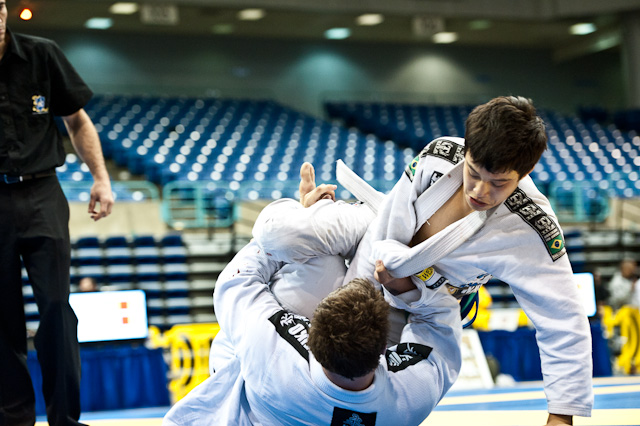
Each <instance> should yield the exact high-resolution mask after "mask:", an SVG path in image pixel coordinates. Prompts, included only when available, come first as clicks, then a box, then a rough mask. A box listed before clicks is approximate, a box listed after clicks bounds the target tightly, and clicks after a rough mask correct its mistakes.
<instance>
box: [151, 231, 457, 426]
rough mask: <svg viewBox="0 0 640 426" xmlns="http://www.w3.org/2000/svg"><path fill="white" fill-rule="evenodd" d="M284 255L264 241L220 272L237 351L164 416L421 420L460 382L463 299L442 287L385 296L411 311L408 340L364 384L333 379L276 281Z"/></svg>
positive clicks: (236, 420) (219, 287)
mask: <svg viewBox="0 0 640 426" xmlns="http://www.w3.org/2000/svg"><path fill="white" fill-rule="evenodd" d="M279 266H280V265H279V264H278V263H277V262H275V261H273V260H272V259H271V258H270V257H269V256H267V255H266V254H265V253H264V251H263V250H261V249H260V248H259V246H258V245H257V244H256V243H250V244H249V245H248V246H246V247H245V248H244V249H242V250H241V251H240V252H239V253H238V254H237V255H236V257H235V258H234V259H233V260H232V261H231V262H230V263H229V264H228V265H227V267H226V268H225V269H224V271H223V272H222V273H221V274H220V277H219V278H218V281H217V284H216V291H215V293H214V304H215V310H216V315H217V316H218V319H219V322H220V327H221V329H222V331H223V332H224V333H225V334H226V336H228V339H229V340H230V343H231V346H232V347H233V348H234V351H235V355H234V357H233V359H232V360H231V361H229V362H227V363H225V365H224V366H223V367H222V369H220V370H218V371H216V373H215V374H214V375H213V376H211V377H210V378H209V379H207V380H205V381H204V382H203V383H202V384H200V385H199V386H198V387H196V388H195V389H193V390H192V391H191V392H190V393H189V394H188V395H187V396H185V397H184V398H183V399H182V400H180V401H179V402H178V403H177V404H176V405H175V406H174V407H173V408H172V409H171V410H170V411H169V413H168V414H167V415H166V417H165V419H164V421H163V425H165V426H169V425H194V426H195V425H198V426H201V425H229V424H234V425H314V426H315V425H333V424H338V425H342V424H346V423H345V422H347V421H351V422H353V424H359V425H367V426H372V425H392V424H399V425H419V424H420V423H422V421H423V420H424V419H425V418H426V417H427V415H428V414H429V413H430V412H431V410H432V409H433V407H434V406H435V405H436V403H437V402H438V401H439V400H440V399H441V398H442V396H443V395H444V394H445V392H446V391H447V390H448V389H449V387H450V386H451V385H452V384H453V382H454V381H455V379H456V377H457V375H458V372H459V369H460V364H461V354H460V349H459V345H460V337H461V332H462V330H461V326H460V319H459V313H458V305H457V303H456V301H455V299H454V298H452V297H451V296H450V295H449V294H448V293H447V292H446V291H444V289H442V291H436V292H430V293H431V297H430V300H429V303H428V304H416V303H415V302H412V301H411V298H412V297H413V296H415V295H416V294H415V293H418V292H417V291H413V292H409V293H406V294H405V295H406V297H403V298H402V299H401V298H396V297H393V296H391V295H390V294H388V293H387V294H385V298H387V300H388V301H389V302H390V303H392V304H394V305H395V306H397V307H400V308H403V309H405V310H407V311H408V312H409V313H410V323H409V324H408V325H407V326H406V327H405V330H404V331H403V334H402V341H403V342H406V343H404V344H400V345H398V346H397V347H393V348H389V349H388V350H387V352H386V354H385V355H382V356H381V358H380V365H379V367H378V368H377V370H376V372H375V378H374V381H373V384H372V385H371V386H370V387H368V388H367V389H365V390H362V391H348V390H344V389H341V388H339V387H338V386H336V385H334V384H333V383H332V382H331V381H329V380H328V379H327V377H326V376H325V374H324V373H323V371H322V368H321V366H320V365H319V363H318V362H317V361H316V360H315V359H314V357H313V354H312V353H311V352H310V351H309V350H308V348H307V346H306V340H307V337H308V329H309V321H308V320H307V319H306V318H305V317H302V316H299V315H295V314H292V313H290V312H287V311H286V310H284V309H283V308H282V307H281V306H280V305H279V304H278V303H277V302H276V300H275V298H274V296H273V294H272V293H271V292H270V291H269V288H268V284H267V283H268V282H269V281H270V280H271V277H272V275H273V274H274V273H275V271H276V270H277V269H278V268H279Z"/></svg>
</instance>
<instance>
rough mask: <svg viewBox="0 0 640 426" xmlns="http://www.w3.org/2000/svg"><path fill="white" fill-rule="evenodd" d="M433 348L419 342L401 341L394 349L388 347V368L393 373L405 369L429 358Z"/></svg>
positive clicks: (386, 355)
mask: <svg viewBox="0 0 640 426" xmlns="http://www.w3.org/2000/svg"><path fill="white" fill-rule="evenodd" d="M432 350H433V349H432V348H431V347H429V346H425V345H420V344H418V343H400V344H399V345H398V346H397V347H396V350H394V351H392V350H391V349H387V353H386V354H385V357H386V358H387V368H388V370H389V371H391V372H392V373H397V372H398V371H400V370H404V369H405V368H407V367H409V366H411V365H414V364H417V363H419V362H420V361H422V360H424V359H427V358H429V354H430V353H431V351H432Z"/></svg>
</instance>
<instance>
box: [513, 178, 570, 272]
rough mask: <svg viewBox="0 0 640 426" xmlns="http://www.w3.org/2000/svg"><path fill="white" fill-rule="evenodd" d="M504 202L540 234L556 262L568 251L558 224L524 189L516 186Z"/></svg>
mask: <svg viewBox="0 0 640 426" xmlns="http://www.w3.org/2000/svg"><path fill="white" fill-rule="evenodd" d="M504 204H505V206H507V208H508V209H509V210H511V211H512V212H513V213H515V214H517V215H518V216H520V217H521V218H522V219H523V220H524V221H525V222H526V223H527V224H528V225H529V226H531V228H533V230H535V231H536V232H537V233H538V235H540V238H541V239H542V242H543V243H544V245H545V247H546V249H547V252H549V256H551V259H552V260H553V261H554V262H555V261H556V260H558V259H560V258H561V257H562V256H563V255H564V254H565V253H566V252H567V249H566V248H565V246H564V238H563V237H562V232H560V228H559V227H558V225H557V224H556V223H555V222H554V220H553V219H551V217H549V215H547V214H546V213H545V212H544V211H543V210H542V209H541V208H540V206H538V205H537V204H536V203H534V202H533V200H531V198H529V197H528V196H527V194H525V192H524V191H523V190H521V189H520V188H516V190H515V191H513V193H512V194H511V195H510V196H509V198H507V199H506V201H505V202H504Z"/></svg>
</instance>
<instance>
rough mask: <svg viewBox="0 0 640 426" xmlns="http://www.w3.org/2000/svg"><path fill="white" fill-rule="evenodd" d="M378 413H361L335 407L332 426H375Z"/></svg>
mask: <svg viewBox="0 0 640 426" xmlns="http://www.w3.org/2000/svg"><path fill="white" fill-rule="evenodd" d="M377 415H378V413H359V412H357V411H352V410H345V409H344V408H339V407H335V408H334V409H333V417H331V426H375V424H376V416H377Z"/></svg>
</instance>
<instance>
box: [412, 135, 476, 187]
mask: <svg viewBox="0 0 640 426" xmlns="http://www.w3.org/2000/svg"><path fill="white" fill-rule="evenodd" d="M428 155H430V156H432V157H438V158H442V159H443V160H446V161H448V162H450V163H452V164H458V163H459V162H460V161H462V160H463V159H464V146H463V145H460V144H459V143H456V142H453V141H450V140H448V139H436V140H433V141H431V142H429V144H428V145H427V146H425V147H424V148H423V149H422V151H420V154H418V155H416V157H415V158H414V159H413V160H411V163H409V164H408V165H407V167H406V168H405V169H404V173H405V174H406V175H407V177H408V178H409V180H410V181H411V182H413V178H414V176H415V175H416V168H417V167H418V162H419V161H420V159H421V158H424V157H426V156H428ZM436 173H437V172H436ZM434 175H435V174H434ZM434 175H432V176H431V180H432V182H431V183H432V184H433V182H435V180H437V179H438V178H439V177H440V176H442V174H440V176H435V180H434Z"/></svg>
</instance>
